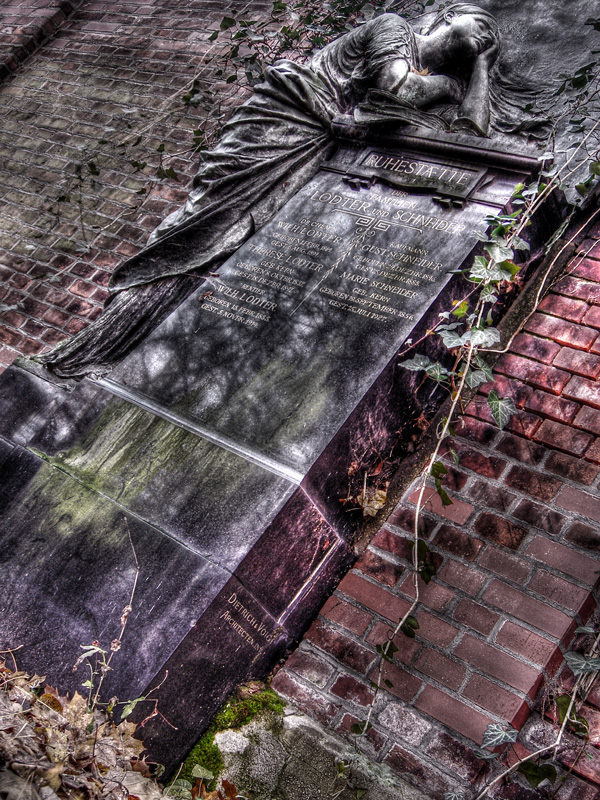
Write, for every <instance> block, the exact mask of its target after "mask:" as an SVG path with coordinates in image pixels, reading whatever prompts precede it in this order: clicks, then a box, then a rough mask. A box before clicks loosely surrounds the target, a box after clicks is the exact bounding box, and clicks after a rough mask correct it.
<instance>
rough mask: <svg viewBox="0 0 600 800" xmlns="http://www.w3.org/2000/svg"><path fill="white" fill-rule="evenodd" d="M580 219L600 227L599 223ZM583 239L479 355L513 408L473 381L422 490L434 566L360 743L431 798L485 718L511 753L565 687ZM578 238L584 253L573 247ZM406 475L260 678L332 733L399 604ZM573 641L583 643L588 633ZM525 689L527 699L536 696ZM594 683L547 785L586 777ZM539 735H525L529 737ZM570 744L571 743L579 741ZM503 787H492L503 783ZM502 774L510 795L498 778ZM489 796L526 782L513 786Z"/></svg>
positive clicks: (587, 461) (458, 780) (578, 581)
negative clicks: (440, 480) (438, 485)
mask: <svg viewBox="0 0 600 800" xmlns="http://www.w3.org/2000/svg"><path fill="white" fill-rule="evenodd" d="M591 235H592V236H594V237H595V239H600V230H599V229H598V226H596V229H593V230H592V232H591ZM595 239H588V240H586V241H585V242H583V244H582V245H581V246H580V252H579V254H577V255H575V256H574V257H573V259H572V260H571V262H570V263H569V264H568V266H567V268H566V270H565V273H564V275H563V276H562V277H561V278H560V280H559V281H558V282H557V283H556V284H555V285H554V287H553V288H552V290H551V291H550V292H549V293H548V294H547V296H546V297H545V298H544V299H543V300H542V302H541V303H540V305H539V307H538V308H537V310H536V312H535V314H534V315H533V316H532V317H531V319H530V320H529V321H528V322H527V323H526V325H525V327H524V331H523V332H521V333H519V334H518V335H517V336H516V337H515V339H514V341H513V342H512V345H511V347H510V350H509V352H508V353H506V354H505V355H503V356H502V357H501V358H500V360H499V361H498V362H497V364H496V367H495V379H496V385H495V388H496V389H497V391H498V392H499V394H500V395H501V396H510V397H512V398H513V399H514V402H515V405H516V407H517V409H518V411H517V413H516V414H515V415H514V416H513V417H512V419H511V421H510V423H509V424H508V425H507V426H506V428H505V429H504V431H500V430H499V429H498V428H497V427H496V426H495V424H494V423H493V418H492V417H491V415H490V413H489V409H488V406H487V403H486V395H487V393H488V392H489V391H490V389H491V388H492V385H491V384H487V385H484V386H482V387H481V389H480V391H479V393H478V395H477V396H476V397H475V398H474V400H473V401H472V402H471V403H470V404H469V405H468V406H467V408H466V411H465V415H464V416H463V418H462V419H461V421H460V422H459V424H458V425H457V427H456V430H457V434H458V435H457V437H456V438H455V439H453V440H452V448H453V449H454V451H455V452H456V454H457V457H458V465H455V464H454V462H453V459H452V458H451V457H450V456H449V455H447V456H445V461H446V466H447V468H448V470H449V478H450V480H449V482H448V484H447V485H448V492H449V494H450V496H451V498H452V501H453V504H452V505H451V506H446V507H444V506H443V505H442V503H441V501H440V499H439V496H438V495H437V493H436V492H435V491H434V490H433V489H432V490H430V491H428V492H427V493H426V494H425V499H426V502H425V506H424V508H425V511H424V514H423V537H424V538H425V539H426V540H427V542H428V544H429V546H430V548H431V550H432V552H433V553H434V558H435V559H436V564H437V565H438V574H437V576H436V577H435V578H434V579H433V581H432V582H431V583H430V584H429V585H428V586H425V585H424V584H423V583H421V590H422V591H421V594H420V603H419V606H418V608H417V611H416V612H415V616H416V618H417V620H418V622H419V624H420V627H419V629H418V631H417V635H416V637H415V639H414V640H410V639H407V638H406V637H405V636H403V635H402V634H400V635H399V636H397V637H396V639H395V640H394V642H395V644H396V646H397V647H398V652H397V653H395V655H394V659H393V663H391V664H386V665H385V668H384V670H383V678H384V679H385V680H388V681H390V682H391V684H392V685H391V686H388V687H387V688H384V690H383V691H382V692H381V693H380V695H379V696H378V698H377V700H376V702H375V706H374V713H373V716H372V719H371V721H372V724H373V727H372V728H371V729H370V731H369V735H368V736H367V742H366V743H363V744H364V746H365V748H366V749H367V750H368V752H370V753H371V755H372V756H373V757H374V758H376V759H379V760H382V761H383V762H385V763H386V764H388V765H390V766H391V767H392V768H393V769H395V770H397V771H399V772H401V773H402V774H403V775H404V776H405V777H407V778H408V779H409V780H412V781H414V782H415V783H417V784H418V785H419V786H420V787H421V788H422V789H423V790H425V791H426V792H428V793H429V794H430V795H431V796H432V797H434V798H438V797H439V798H441V797H443V793H444V792H447V791H465V788H468V785H469V783H473V784H474V785H478V784H477V782H478V781H480V780H481V775H482V774H483V773H484V771H485V763H484V762H483V761H482V760H480V759H478V758H476V757H475V756H474V755H473V752H472V749H471V748H473V747H475V745H480V743H481V739H482V735H483V732H484V730H485V728H486V727H487V725H488V724H489V723H491V722H499V723H502V724H510V725H512V726H514V727H515V728H517V729H519V730H521V736H520V741H519V743H518V745H517V747H518V748H520V750H519V752H521V753H522V754H524V753H526V752H532V751H533V750H535V749H536V748H537V747H539V746H543V743H546V744H547V743H548V742H549V741H552V731H553V729H552V726H551V724H550V723H549V722H548V720H547V719H545V718H544V715H543V713H541V711H540V708H541V705H540V703H541V701H542V700H543V699H544V698H545V697H546V696H547V692H548V691H549V690H556V689H557V687H560V686H561V685H562V686H564V687H565V690H567V689H568V687H569V685H570V683H572V674H571V672H570V670H569V669H568V668H567V667H565V666H564V661H563V656H562V654H563V652H564V650H565V649H567V648H568V647H570V646H571V643H572V641H573V638H574V631H575V628H576V626H577V625H581V624H584V623H585V622H587V621H588V620H589V618H590V617H591V615H592V614H593V613H594V611H595V609H596V602H595V600H594V597H593V589H594V586H595V585H596V584H597V583H598V574H597V571H598V569H599V567H600V564H599V562H598V552H599V551H600V532H599V530H598V525H597V523H598V522H600V501H599V498H598V494H599V493H598V489H599V474H600V417H599V413H600V412H599V409H600V383H599V382H598V376H599V375H600V362H599V361H598V354H599V353H600V313H599V312H600V246H599V245H598V244H595V243H594V241H595ZM584 253H585V254H586V255H585V257H584V255H583V254H584ZM417 494H418V492H417V491H416V489H415V488H411V489H409V490H408V491H407V492H406V494H405V496H404V498H403V500H402V501H401V502H400V503H399V505H398V506H397V507H396V509H395V510H394V511H393V513H392V514H391V516H390V517H389V519H388V520H387V522H386V523H385V525H384V526H383V527H382V528H381V530H380V531H379V532H378V533H377V534H376V536H375V537H374V539H373V540H372V542H371V544H370V545H369V547H368V548H367V550H366V551H365V553H364V554H363V555H362V556H361V558H360V559H359V560H358V562H357V563H356V565H355V567H354V569H353V570H352V571H351V572H350V573H348V575H347V576H346V577H345V578H344V580H343V581H342V582H341V583H340V585H339V586H338V589H337V591H336V592H335V594H334V596H333V597H331V598H330V599H329V600H328V601H327V603H326V604H325V606H324V607H323V609H322V610H321V613H320V615H319V617H318V619H317V620H316V621H315V623H314V624H313V625H312V627H311V628H310V630H309V631H308V632H307V634H306V636H305V638H304V641H303V642H302V643H301V645H300V647H299V648H298V650H296V652H295V653H293V654H292V656H291V657H290V658H289V660H288V661H287V663H286V664H285V666H284V667H283V668H282V669H281V670H280V671H279V672H278V674H277V675H276V676H275V679H274V682H273V685H274V687H275V688H276V689H277V690H278V691H280V692H281V693H282V694H283V695H284V696H285V697H287V698H289V699H290V700H292V701H293V702H295V703H296V704H297V705H299V706H300V707H301V708H303V709H304V710H305V711H307V712H308V713H309V714H313V715H314V716H316V717H317V718H320V719H321V720H322V721H325V720H326V721H327V723H326V724H328V725H329V726H330V727H331V728H333V729H334V730H337V731H338V732H340V733H342V734H344V735H349V734H348V730H349V727H350V724H351V723H350V720H353V721H359V720H362V719H364V718H365V715H366V709H367V707H368V705H369V704H370V698H371V697H372V693H373V690H372V687H371V684H370V681H372V680H373V679H374V678H375V677H376V672H377V670H376V664H377V663H378V662H377V653H376V646H377V645H378V644H381V643H384V642H385V640H386V637H387V633H388V632H389V631H391V630H393V627H394V624H395V623H396V622H397V621H398V619H399V618H400V617H401V616H402V614H403V613H404V612H405V611H406V610H407V609H408V607H409V605H410V602H411V598H412V597H413V591H414V590H413V589H412V585H411V582H410V579H409V563H410V562H409V559H410V550H409V544H408V543H409V541H410V539H411V536H412V529H413V521H414V508H415V502H416V500H417ZM588 644H589V643H588ZM536 698H537V702H536ZM599 698H600V692H596V693H595V694H592V695H591V696H590V697H589V698H588V705H587V709H586V710H584V712H583V713H584V715H586V716H587V717H588V718H589V720H590V727H591V729H592V732H591V742H592V743H591V744H588V745H587V749H586V750H585V752H584V753H583V754H579V750H581V740H577V738H576V737H574V736H572V735H571V734H569V736H568V737H567V741H568V742H569V748H568V749H567V750H566V751H565V752H564V753H563V754H562V756H561V759H562V762H563V764H564V766H565V767H566V768H567V769H569V768H571V769H572V774H571V776H570V777H569V779H568V780H567V782H566V783H565V784H564V785H563V786H562V788H561V789H560V791H559V793H558V794H557V797H558V798H560V800H592V798H597V797H598V796H599V793H598V785H600V750H598V746H599V745H600V714H599V713H598V709H599V708H600V702H599ZM540 743H542V744H540ZM578 754H579V755H578ZM507 792H509V794H507ZM511 792H514V795H513V794H511ZM492 796H497V797H499V796H501V797H503V798H506V797H511V796H514V797H515V798H519V800H521V798H523V799H525V798H527V797H538V796H540V795H539V794H538V793H531V792H528V790H527V789H525V788H524V787H523V786H516V787H513V788H512V789H507V788H503V789H502V790H501V792H500V794H496V795H494V794H492Z"/></svg>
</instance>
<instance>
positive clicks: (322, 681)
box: [285, 649, 334, 689]
mask: <svg viewBox="0 0 600 800" xmlns="http://www.w3.org/2000/svg"><path fill="white" fill-rule="evenodd" d="M285 668H286V670H290V671H291V672H295V673H296V674H297V675H300V676H301V677H303V678H305V679H306V680H307V681H310V682H311V683H314V684H315V685H316V686H318V687H319V688H320V689H322V688H323V687H324V686H325V685H326V684H327V682H328V681H329V679H330V678H331V676H332V675H333V672H334V669H333V667H332V666H331V664H328V663H327V662H325V661H323V660H322V659H320V658H317V657H316V656H314V655H313V654H312V653H310V652H308V651H307V650H302V649H298V650H296V651H295V652H293V653H292V655H291V656H290V657H289V658H288V660H287V661H286V664H285Z"/></svg>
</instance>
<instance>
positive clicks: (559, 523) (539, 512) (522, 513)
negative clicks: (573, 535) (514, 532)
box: [513, 500, 565, 536]
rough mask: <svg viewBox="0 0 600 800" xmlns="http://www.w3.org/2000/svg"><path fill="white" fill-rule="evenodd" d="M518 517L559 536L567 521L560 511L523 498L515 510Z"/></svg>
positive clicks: (514, 513)
mask: <svg viewBox="0 0 600 800" xmlns="http://www.w3.org/2000/svg"><path fill="white" fill-rule="evenodd" d="M513 516H515V517H516V518H517V519H520V520H523V522H528V523H529V524H530V525H532V526H533V527H534V528H541V529H542V530H544V531H548V533H551V534H552V535H553V536H558V535H559V533H560V532H561V530H562V527H563V525H564V523H565V517H564V516H563V515H562V514H559V513H558V511H553V510H552V509H551V508H548V506H544V505H541V504H540V503H534V502H533V501H532V500H522V501H521V502H520V503H519V505H518V506H517V507H516V508H515V510H514V511H513Z"/></svg>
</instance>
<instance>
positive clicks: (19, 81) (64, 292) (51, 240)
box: [0, 0, 272, 368]
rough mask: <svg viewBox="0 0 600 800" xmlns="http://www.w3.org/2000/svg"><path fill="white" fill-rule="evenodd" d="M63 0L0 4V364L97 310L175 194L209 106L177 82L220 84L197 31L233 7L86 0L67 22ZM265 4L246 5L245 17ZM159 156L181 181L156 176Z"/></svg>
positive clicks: (203, 1) (178, 197)
mask: <svg viewBox="0 0 600 800" xmlns="http://www.w3.org/2000/svg"><path fill="white" fill-rule="evenodd" d="M72 5H75V4H70V3H66V2H59V1H58V0H54V1H53V2H52V1H51V0H43V1H42V0H28V2H27V3H25V2H20V3H18V4H15V3H12V4H10V5H8V6H5V7H4V8H3V9H2V10H0V20H1V21H2V22H3V23H4V30H5V34H4V37H3V38H2V37H0V56H1V55H2V54H3V53H5V52H6V53H7V54H8V56H7V59H5V61H6V60H8V62H10V65H9V66H10V69H11V70H12V69H13V68H16V67H17V66H18V69H17V71H16V72H14V73H12V72H10V74H8V72H9V69H7V70H5V77H4V80H3V81H2V82H0V96H1V98H2V103H3V114H2V117H1V118H0V197H1V198H2V200H1V202H2V215H1V217H0V280H1V284H0V368H2V367H3V366H6V365H7V364H10V363H11V362H12V360H13V359H14V358H15V357H16V356H17V355H18V354H25V355H30V354H35V353H39V352H41V351H43V350H45V349H48V348H49V346H51V345H54V344H56V343H57V342H58V341H60V340H61V339H63V338H65V337H66V336H67V335H70V334H73V333H77V332H78V331H79V330H81V329H82V328H83V327H85V326H86V325H87V324H88V322H89V321H90V320H92V319H95V318H96V317H97V316H98V315H99V314H100V312H101V309H102V306H103V303H104V300H105V298H106V289H105V287H106V285H107V283H108V279H109V275H110V271H111V270H112V268H114V266H115V265H116V264H118V263H119V262H121V261H122V260H123V259H124V258H125V257H127V256H130V255H132V254H134V253H136V252H137V251H138V250H139V249H140V248H141V247H142V246H143V244H144V243H145V241H146V239H147V237H148V234H149V233H150V231H151V230H152V229H153V228H154V227H155V226H156V224H157V223H158V222H159V220H161V219H162V218H163V217H164V216H166V215H167V214H168V213H170V212H171V211H172V210H174V209H175V208H177V207H178V206H179V205H180V203H181V202H182V201H183V200H184V199H185V197H186V196H187V191H188V188H189V184H190V181H191V178H192V176H193V174H194V172H195V164H196V162H197V158H196V156H194V155H193V152H192V139H193V133H192V132H193V130H194V129H196V128H198V127H201V125H202V124H203V122H204V121H205V119H206V118H207V117H209V118H210V114H211V110H210V109H209V110H208V111H207V110H203V109H202V108H201V107H199V106H198V107H192V106H185V105H184V104H183V103H182V102H181V96H182V95H183V94H184V93H185V88H186V86H188V85H189V84H190V83H191V81H192V79H193V77H194V76H200V79H201V81H203V82H204V83H205V84H206V85H210V86H211V87H212V88H214V89H216V90H217V91H218V90H219V88H220V89H221V91H222V89H223V86H221V87H219V83H218V80H217V78H216V77H215V75H214V72H215V69H216V68H217V67H218V64H217V65H216V66H215V65H214V64H212V63H211V64H209V65H206V64H205V59H206V56H207V54H214V53H215V52H218V48H217V45H216V44H213V43H211V42H209V41H208V37H209V36H210V34H211V32H212V31H213V30H214V29H216V28H218V27H219V23H220V20H221V19H222V17H223V15H224V14H226V13H227V9H228V8H233V7H235V2H218V1H217V0H168V1H167V0H134V1H132V2H113V1H112V0H110V2H107V1H106V0H104V1H103V0H87V2H84V3H83V4H81V5H80V7H79V8H78V9H75V10H74V11H73V13H72V14H71V15H70V16H69V17H68V18H66V13H67V11H69V8H68V7H70V6H72ZM271 5H272V4H271V3H269V2H266V1H263V0H253V2H252V3H251V4H247V7H248V8H249V9H250V10H252V13H253V16H254V18H256V17H257V16H260V15H261V14H267V13H268V11H269V10H270V8H271ZM40 20H41V21H42V24H41V25H40V24H39V21H40ZM23 25H25V27H23ZM51 29H54V31H55V34H54V36H52V37H51V38H47V39H46V41H45V42H44V44H43V46H42V47H40V48H38V49H37V50H36V51H35V52H34V54H33V55H32V56H30V57H29V58H27V59H25V53H26V52H28V51H29V50H31V49H32V48H33V43H35V42H37V41H38V40H39V39H41V38H42V32H43V35H46V36H47V35H48V34H49V32H50V31H51ZM36 32H37V33H36ZM24 43H25V44H26V45H27V46H26V47H25V44H24ZM23 47H25V50H23ZM17 61H19V62H20V63H19V65H17V63H16V62H17ZM0 76H1V73H0ZM213 111H214V109H213ZM139 136H141V137H142V138H141V140H140V142H139V144H138V145H137V146H135V147H131V146H128V147H120V145H121V144H122V143H123V141H124V140H126V139H127V141H128V142H129V143H130V145H131V144H132V143H134V142H135V141H136V140H137V139H138V137H139ZM161 145H164V154H162V156H161V154H159V153H158V148H159V147H160V146H161ZM161 158H162V161H161ZM134 161H135V162H138V163H141V162H143V161H146V162H147V166H146V167H144V168H143V169H141V170H139V169H137V168H136V166H134V165H133V164H132V162H134ZM161 163H162V165H163V166H164V167H165V168H166V167H173V169H174V170H175V172H176V174H177V176H178V178H179V180H178V181H176V180H172V179H164V178H163V179H159V178H157V176H156V169H157V167H158V166H160V165H161ZM96 171H98V172H99V174H97V175H96V174H93V173H94V172H96ZM80 178H81V180H80ZM142 190H146V193H145V194H140V192H141V191H142Z"/></svg>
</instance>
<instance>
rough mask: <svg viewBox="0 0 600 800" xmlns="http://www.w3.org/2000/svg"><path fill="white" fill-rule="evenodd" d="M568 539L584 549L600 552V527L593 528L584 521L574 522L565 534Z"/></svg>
mask: <svg viewBox="0 0 600 800" xmlns="http://www.w3.org/2000/svg"><path fill="white" fill-rule="evenodd" d="M565 539H567V541H569V542H572V543H573V544H575V545H577V547H581V548H583V549H584V550H590V551H591V552H593V553H600V529H599V528H593V527H591V525H586V524H585V523H583V522H574V523H573V524H572V525H571V527H570V528H569V530H568V531H567V533H566V535H565Z"/></svg>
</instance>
